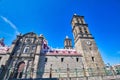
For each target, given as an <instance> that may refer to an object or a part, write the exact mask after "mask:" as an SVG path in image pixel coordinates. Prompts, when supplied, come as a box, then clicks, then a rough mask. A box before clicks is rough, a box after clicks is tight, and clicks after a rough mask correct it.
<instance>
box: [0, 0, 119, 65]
mask: <svg viewBox="0 0 120 80" xmlns="http://www.w3.org/2000/svg"><path fill="white" fill-rule="evenodd" d="M74 13H76V14H79V15H82V16H85V21H86V23H88V26H89V29H90V32H91V33H92V35H93V36H94V37H95V40H96V43H97V46H98V47H99V50H100V52H101V55H102V57H103V60H104V61H105V63H108V62H109V63H111V64H118V63H120V47H119V45H120V42H119V41H120V35H119V34H120V0H0V37H4V38H5V43H6V44H7V45H10V44H11V42H12V41H13V40H14V39H15V38H16V34H17V33H18V32H21V33H22V34H24V33H27V32H32V31H33V32H35V33H37V34H38V35H39V34H41V33H42V34H43V35H44V36H45V37H46V39H47V40H48V42H49V45H50V46H52V47H58V48H62V47H63V41H64V38H65V36H66V35H68V36H69V37H70V38H72V40H73V35H72V32H71V24H70V21H71V18H72V16H73V14H74Z"/></svg>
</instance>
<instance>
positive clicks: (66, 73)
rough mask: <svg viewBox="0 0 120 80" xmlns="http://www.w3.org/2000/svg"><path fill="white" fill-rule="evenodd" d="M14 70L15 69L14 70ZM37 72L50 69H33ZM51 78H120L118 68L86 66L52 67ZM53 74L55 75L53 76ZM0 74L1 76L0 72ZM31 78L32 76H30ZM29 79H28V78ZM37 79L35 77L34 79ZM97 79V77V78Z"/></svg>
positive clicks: (106, 79) (38, 73) (28, 72)
mask: <svg viewBox="0 0 120 80" xmlns="http://www.w3.org/2000/svg"><path fill="white" fill-rule="evenodd" d="M8 70H9V72H7V73H6V74H8V75H11V73H13V72H11V71H12V69H11V68H9V69H8ZM6 71H7V70H6ZM14 72H16V71H14ZM34 72H36V73H37V75H41V74H42V75H44V74H50V70H49V69H48V70H44V72H43V71H40V70H38V71H34ZM34 72H33V71H27V72H25V73H23V75H31V74H32V73H34ZM51 73H52V78H59V79H60V80H62V79H63V80H66V79H68V78H69V80H70V79H71V80H74V79H75V80H76V79H77V78H79V79H82V78H86V79H85V80H89V79H88V78H91V79H92V78H95V79H94V80H96V79H97V78H98V77H99V78H101V80H110V79H116V80H117V79H118V80H120V69H116V70H112V69H108V68H88V69H84V68H83V69H77V68H75V69H60V68H59V69H52V72H51ZM55 75H57V76H56V77H55ZM0 76H3V75H2V73H1V74H0ZM30 77H31V78H32V76H30ZM48 77H49V76H48ZM29 80H30V79H29ZM36 80H37V79H36ZM98 80H99V79H98Z"/></svg>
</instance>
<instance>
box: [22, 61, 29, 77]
mask: <svg viewBox="0 0 120 80" xmlns="http://www.w3.org/2000/svg"><path fill="white" fill-rule="evenodd" d="M24 62H25V67H24V70H23V75H22V78H25V76H26V73H27V72H26V70H27V62H28V61H27V60H25V61H24Z"/></svg>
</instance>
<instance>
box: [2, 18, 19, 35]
mask: <svg viewBox="0 0 120 80" xmlns="http://www.w3.org/2000/svg"><path fill="white" fill-rule="evenodd" d="M0 17H1V18H2V19H3V20H4V21H5V22H6V23H8V24H9V25H10V27H11V28H13V29H14V30H15V32H16V34H19V32H18V30H17V27H16V26H15V25H14V24H13V23H12V22H11V21H10V20H9V19H7V18H6V17H4V16H0Z"/></svg>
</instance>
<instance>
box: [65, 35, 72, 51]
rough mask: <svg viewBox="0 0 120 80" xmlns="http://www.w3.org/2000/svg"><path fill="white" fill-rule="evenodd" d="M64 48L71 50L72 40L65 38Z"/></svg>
mask: <svg viewBox="0 0 120 80" xmlns="http://www.w3.org/2000/svg"><path fill="white" fill-rule="evenodd" d="M64 48H65V49H72V40H71V39H70V38H69V37H68V36H66V38H65V40H64Z"/></svg>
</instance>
